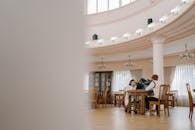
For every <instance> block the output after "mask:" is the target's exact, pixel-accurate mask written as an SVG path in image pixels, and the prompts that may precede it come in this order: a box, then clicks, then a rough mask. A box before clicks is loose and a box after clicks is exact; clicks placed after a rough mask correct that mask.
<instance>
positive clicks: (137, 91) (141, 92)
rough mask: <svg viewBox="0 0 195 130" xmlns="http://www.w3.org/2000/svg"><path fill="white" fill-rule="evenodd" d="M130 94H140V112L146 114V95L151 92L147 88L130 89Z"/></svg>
mask: <svg viewBox="0 0 195 130" xmlns="http://www.w3.org/2000/svg"><path fill="white" fill-rule="evenodd" d="M127 92H128V93H129V95H132V96H139V97H140V100H141V101H140V113H141V114H145V96H147V95H149V92H148V91H146V90H142V89H140V90H139V89H138V90H128V91H127Z"/></svg>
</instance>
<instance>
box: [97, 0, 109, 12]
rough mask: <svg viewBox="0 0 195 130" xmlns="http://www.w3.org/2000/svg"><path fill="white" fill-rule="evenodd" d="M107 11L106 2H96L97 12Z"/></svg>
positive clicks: (99, 0) (105, 0) (101, 0)
mask: <svg viewBox="0 0 195 130" xmlns="http://www.w3.org/2000/svg"><path fill="white" fill-rule="evenodd" d="M107 10H108V0H98V12H104V11H107Z"/></svg>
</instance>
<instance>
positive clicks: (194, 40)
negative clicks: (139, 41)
mask: <svg viewBox="0 0 195 130" xmlns="http://www.w3.org/2000/svg"><path fill="white" fill-rule="evenodd" d="M185 44H187V46H188V50H194V49H195V34H193V35H191V36H189V37H186V38H184V39H181V40H178V41H174V42H171V43H169V44H165V46H164V55H170V54H174V53H179V52H182V51H184V50H185ZM128 55H131V58H132V59H142V58H149V57H152V48H149V49H147V50H143V51H136V52H132V53H131V52H128V53H122V54H115V55H109V56H103V55H102V56H103V57H104V61H121V60H127V59H128ZM90 58H91V59H90V60H91V61H92V62H98V61H100V60H101V57H100V56H98V57H97V56H90Z"/></svg>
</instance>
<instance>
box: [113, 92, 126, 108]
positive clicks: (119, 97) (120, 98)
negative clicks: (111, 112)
mask: <svg viewBox="0 0 195 130" xmlns="http://www.w3.org/2000/svg"><path fill="white" fill-rule="evenodd" d="M124 96H125V94H124V92H115V93H114V105H115V106H116V104H117V100H118V102H119V103H118V105H119V106H121V105H122V104H123V100H124Z"/></svg>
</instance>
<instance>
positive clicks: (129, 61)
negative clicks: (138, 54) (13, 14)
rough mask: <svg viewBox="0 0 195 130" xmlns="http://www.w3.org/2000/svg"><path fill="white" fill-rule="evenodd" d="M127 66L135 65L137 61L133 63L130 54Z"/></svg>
mask: <svg viewBox="0 0 195 130" xmlns="http://www.w3.org/2000/svg"><path fill="white" fill-rule="evenodd" d="M125 66H126V67H133V66H135V63H133V62H132V61H131V56H130V55H128V62H127V63H125Z"/></svg>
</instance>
